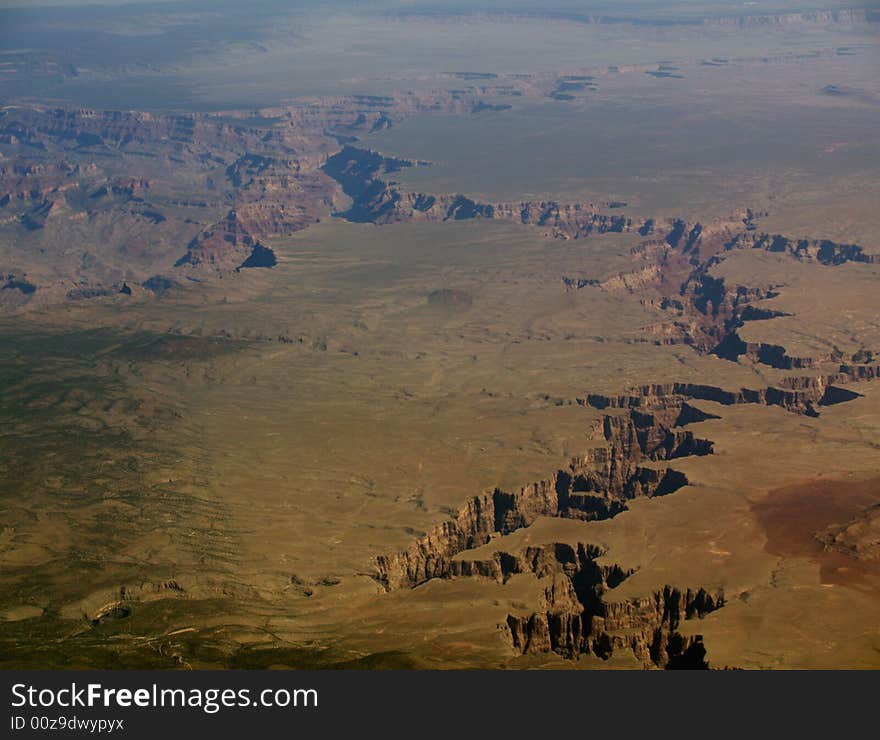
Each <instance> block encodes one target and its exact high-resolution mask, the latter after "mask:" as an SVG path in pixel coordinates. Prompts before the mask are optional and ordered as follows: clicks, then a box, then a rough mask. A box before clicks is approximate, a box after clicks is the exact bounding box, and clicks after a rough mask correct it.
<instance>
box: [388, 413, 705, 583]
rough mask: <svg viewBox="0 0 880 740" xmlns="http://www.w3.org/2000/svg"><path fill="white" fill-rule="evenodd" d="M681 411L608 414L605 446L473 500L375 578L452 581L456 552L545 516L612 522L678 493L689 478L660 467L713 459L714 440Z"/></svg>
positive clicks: (601, 431)
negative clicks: (630, 507) (637, 505)
mask: <svg viewBox="0 0 880 740" xmlns="http://www.w3.org/2000/svg"><path fill="white" fill-rule="evenodd" d="M682 413H683V406H682V405H681V404H670V405H669V406H667V407H664V408H662V409H656V410H655V411H653V412H652V413H644V412H642V411H635V410H633V411H630V412H628V413H626V414H624V415H622V416H617V415H609V416H606V417H605V418H604V420H603V422H602V424H601V425H600V427H599V428H598V429H597V430H595V432H594V436H595V437H596V438H597V441H598V442H599V443H600V446H596V447H593V448H591V449H589V450H587V451H586V452H585V453H584V454H583V455H582V456H579V457H576V458H574V459H572V460H570V461H569V464H568V465H567V466H566V467H565V468H564V469H561V470H558V471H556V472H555V473H554V474H553V475H551V476H548V478H546V479H544V480H541V481H536V482H534V483H531V484H529V485H526V486H523V487H522V488H519V489H516V490H514V491H504V490H502V489H500V488H495V489H494V490H492V491H491V492H485V493H482V494H480V495H477V496H474V497H473V498H471V499H469V500H468V501H467V502H466V503H465V504H464V506H462V508H461V509H459V511H458V512H457V513H456V514H455V516H453V517H452V518H451V519H448V520H446V521H444V522H442V523H441V524H439V525H437V526H436V527H435V528H434V529H433V530H431V531H430V532H428V533H426V534H424V535H423V536H421V537H419V538H418V539H417V540H416V541H415V542H414V543H413V544H412V545H411V546H409V547H407V548H406V549H404V550H402V551H400V552H397V553H393V554H390V555H380V556H379V557H377V559H376V576H375V577H376V580H377V581H378V582H379V583H381V584H382V586H383V587H384V588H385V589H386V590H393V589H397V588H406V587H413V586H417V585H418V584H420V583H424V582H425V581H427V580H430V579H431V578H446V577H449V576H452V575H455V568H457V567H458V566H453V565H452V564H451V560H452V558H453V557H454V556H456V555H457V554H459V553H461V552H464V551H466V550H470V549H473V548H476V547H479V546H481V545H484V544H486V543H487V542H489V540H490V539H491V538H492V537H493V536H496V535H497V534H509V533H511V532H514V531H516V530H517V529H520V528H522V527H528V526H529V525H531V524H532V523H533V522H534V521H535V520H536V519H537V518H538V517H541V516H561V517H567V518H572V519H582V520H591V519H607V518H609V517H613V516H615V515H617V514H619V513H620V512H622V511H625V510H626V502H627V501H629V500H632V499H634V498H637V497H642V496H645V497H652V496H663V495H666V494H670V493H673V492H675V491H677V490H678V489H680V488H681V487H683V486H685V485H687V483H688V481H687V478H686V477H685V475H684V474H683V473H681V472H680V471H677V470H675V469H674V468H672V467H664V466H662V465H657V464H656V463H662V462H664V461H670V460H674V459H676V458H681V457H687V456H691V455H709V454H711V453H712V442H711V441H709V440H706V439H701V438H699V437H697V436H695V435H694V434H693V432H691V431H690V430H687V429H683V428H681V426H677V424H678V423H679V419H680V418H681V417H682Z"/></svg>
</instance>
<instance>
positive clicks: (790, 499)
mask: <svg viewBox="0 0 880 740" xmlns="http://www.w3.org/2000/svg"><path fill="white" fill-rule="evenodd" d="M877 503H880V478H874V479H871V480H866V481H857V482H850V481H840V480H836V481H835V480H811V481H806V482H804V483H797V484H794V485H791V486H785V487H784V488H777V489H776V490H773V491H770V493H769V494H768V495H767V497H766V498H764V499H762V500H761V501H758V502H756V503H755V504H753V506H752V511H753V512H754V514H755V516H756V517H757V519H758V523H759V524H760V525H761V527H762V528H763V530H764V534H765V536H766V537H767V544H766V545H765V546H764V550H765V551H766V552H768V553H771V554H773V555H780V556H782V557H804V558H810V559H811V560H815V561H816V562H817V563H819V567H820V571H819V575H820V578H821V580H822V583H833V584H838V585H848V586H854V587H857V588H862V589H864V588H867V589H870V590H880V562H878V561H866V560H859V559H857V558H855V557H852V556H851V555H848V554H846V553H844V552H840V551H838V550H833V549H827V548H826V547H825V546H824V545H823V544H822V542H820V541H819V540H818V539H817V537H816V534H817V533H819V532H822V531H824V530H825V528H826V527H829V526H832V525H844V524H846V523H847V522H849V521H851V520H852V519H854V518H855V517H856V516H858V515H859V514H860V513H861V512H863V511H865V510H866V509H867V508H868V507H870V506H872V505H875V504H877Z"/></svg>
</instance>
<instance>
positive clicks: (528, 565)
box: [459, 543, 725, 668]
mask: <svg viewBox="0 0 880 740" xmlns="http://www.w3.org/2000/svg"><path fill="white" fill-rule="evenodd" d="M604 555H605V552H604V551H603V550H602V549H601V548H599V547H596V546H595V545H587V544H584V543H578V545H577V546H576V547H574V546H572V545H568V544H565V543H556V544H552V545H547V546H543V547H530V548H528V549H527V550H525V551H524V552H523V553H520V554H512V553H507V552H498V553H496V554H495V558H494V559H493V560H492V561H491V563H492V564H493V565H495V566H496V567H495V568H491V567H489V568H488V570H489V571H490V575H492V574H493V573H494V572H500V573H501V574H502V575H509V574H512V573H522V572H531V573H534V574H535V575H537V576H538V577H540V578H544V579H545V580H546V582H547V585H546V586H545V588H544V592H543V595H542V598H541V604H540V605H539V609H538V610H537V611H535V612H532V613H531V614H524V615H523V614H509V615H508V617H507V619H506V621H505V623H504V624H502V625H500V628H501V630H502V632H503V633H504V635H505V636H506V638H507V639H508V641H509V643H510V645H511V647H512V648H513V649H514V650H516V651H517V652H518V653H522V654H533V653H543V652H555V653H559V654H560V655H562V656H563V657H565V658H569V659H571V658H576V657H577V656H579V655H595V656H597V657H599V658H603V659H608V658H610V657H611V656H612V655H613V654H614V653H615V652H616V651H619V650H629V651H631V652H632V654H633V655H634V656H635V657H636V659H638V660H641V661H642V662H643V663H645V664H646V665H653V666H657V667H663V668H683V667H688V668H707V667H708V662H707V661H706V659H705V658H706V652H705V649H704V648H703V646H702V638H701V637H699V636H688V637H685V636H683V635H682V634H681V633H680V632H679V627H680V626H681V623H682V622H684V621H685V620H690V619H701V618H702V617H704V616H705V615H706V614H709V613H711V612H713V611H715V610H716V609H719V608H721V607H722V606H724V600H725V597H724V592H723V590H722V589H720V588H716V589H711V590H707V589H705V588H696V589H691V588H686V589H679V588H677V587H674V586H669V585H666V586H663V587H662V588H660V589H658V590H656V591H653V592H652V593H649V594H647V595H645V596H642V597H634V598H627V599H615V598H614V589H615V588H616V587H617V586H619V585H620V584H621V583H622V582H623V581H624V580H625V579H626V578H628V577H629V576H630V575H631V574H632V573H633V571H632V570H624V569H622V568H621V567H620V566H619V565H614V564H611V565H609V564H606V563H599V562H598V560H599V558H602V557H603V556H604ZM459 570H460V571H461V573H462V574H463V575H474V574H477V575H484V573H483V572H482V571H483V570H487V568H485V566H484V567H482V568H474V567H473V565H472V564H468V563H467V561H464V562H463V563H462V565H461V567H460V568H459ZM475 571H476V572H475Z"/></svg>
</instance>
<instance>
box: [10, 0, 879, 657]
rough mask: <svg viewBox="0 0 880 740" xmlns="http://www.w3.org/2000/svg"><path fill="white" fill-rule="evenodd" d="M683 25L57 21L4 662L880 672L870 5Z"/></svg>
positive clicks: (20, 250)
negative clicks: (94, 27)
mask: <svg viewBox="0 0 880 740" xmlns="http://www.w3.org/2000/svg"><path fill="white" fill-rule="evenodd" d="M762 7H763V6H762ZM667 10H668V12H667V11H663V10H662V9H657V10H656V11H653V10H652V11H650V12H649V11H647V10H645V9H644V8H641V9H636V10H633V9H632V8H630V7H629V6H625V7H624V6H621V9H620V10H619V12H618V11H615V12H614V13H607V12H599V11H596V12H586V11H585V12H584V13H580V12H570V9H569V10H564V9H559V10H553V9H552V8H549V9H544V10H542V11H541V12H533V13H529V12H516V9H515V8H508V9H501V10H500V11H499V12H497V13H496V12H494V11H489V12H486V13H483V14H469V13H462V12H460V8H459V9H456V8H447V9H444V10H437V9H434V10H431V11H429V10H426V9H424V8H422V7H416V6H414V7H412V8H407V9H399V10H398V11H395V12H387V13H381V14H379V13H373V12H372V11H367V10H361V9H359V10H358V11H357V12H355V11H352V12H353V13H354V14H353V15H351V16H348V15H339V16H337V15H334V14H333V13H329V11H328V13H329V15H322V14H320V13H315V14H313V15H308V14H306V15H302V16H301V15H296V14H294V15H291V16H284V18H285V20H284V22H283V23H271V24H267V25H266V26H261V25H258V22H262V21H258V19H250V18H244V17H242V16H241V15H236V16H235V19H234V20H235V23H233V22H232V21H231V20H229V18H225V17H224V16H223V14H222V13H220V12H219V11H218V13H217V17H216V18H213V19H208V18H202V17H201V15H199V14H196V16H194V17H199V18H201V20H200V21H199V22H200V23H203V24H205V26H204V29H207V28H210V29H213V30H212V33H216V34H218V36H217V39H215V41H214V42H212V44H209V45H201V46H200V45H199V44H195V45H194V46H188V44H190V43H193V42H192V41H191V39H199V38H201V35H200V34H201V33H202V32H203V31H204V29H202V30H201V31H199V30H193V28H194V27H192V26H191V25H189V24H190V22H191V21H190V20H188V16H187V17H183V16H177V15H174V12H173V11H172V10H170V9H159V10H154V14H153V15H151V16H149V18H148V21H149V22H148V23H146V25H145V28H148V29H150V33H149V34H147V35H144V34H145V33H146V31H144V32H143V33H142V32H141V31H138V30H137V28H136V24H135V25H132V26H124V25H123V26H115V25H112V24H111V25H107V24H108V23H110V21H109V20H101V19H97V20H96V21H95V22H96V23H98V24H99V27H100V28H101V29H103V30H102V31H101V33H103V34H104V37H105V38H104V42H103V43H105V44H106V46H104V47H102V48H103V49H104V50H105V52H106V54H105V57H106V58H99V56H100V55H98V54H97V53H93V52H92V51H91V50H90V49H88V48H87V47H86V46H84V45H82V44H79V45H77V44H71V45H70V48H69V49H62V48H58V49H56V50H55V51H52V55H49V52H48V51H45V50H43V51H41V50H40V49H41V47H40V46H39V42H40V38H42V37H41V36H40V34H41V33H42V34H50V33H51V28H52V27H53V25H52V24H53V23H56V22H57V19H55V20H54V21H53V20H52V18H50V17H49V13H50V11H45V15H41V12H37V11H34V13H33V18H32V20H30V21H29V23H30V24H31V25H29V26H28V27H27V28H28V29H29V30H28V31H27V33H28V34H31V35H30V36H28V37H27V38H28V39H30V40H31V41H32V42H33V49H31V50H30V51H29V52H28V54H30V55H31V56H27V58H25V57H24V56H22V55H23V54H24V52H22V51H21V50H20V49H18V48H17V47H16V48H10V49H6V50H5V51H4V59H5V60H6V61H2V62H0V89H2V90H3V91H4V94H5V97H4V103H3V105H2V107H0V394H2V395H0V427H2V429H3V432H2V434H0V507H2V511H3V517H2V519H3V521H2V523H0V562H2V568H0V665H2V666H3V667H4V668H46V667H49V668H163V669H215V668H235V669H248V668H289V669H297V668H306V669H308V668H321V669H323V668H366V669H377V668H403V669H437V668H440V669H487V668H488V669H558V670H606V669H651V670H653V669H682V668H684V669H692V668H701V669H705V668H710V669H734V668H736V669H739V668H749V669H751V668H757V669H766V668H800V669H803V668H810V669H813V668H823V669H828V668H876V667H877V655H878V649H880V633H878V631H877V625H878V624H880V621H878V618H877V617H878V614H880V566H878V563H880V559H878V534H877V530H878V521H880V515H878V505H880V495H878V491H880V488H878V484H877V470H878V462H880V456H878V446H877V435H878V433H880V383H877V382H875V381H876V380H877V379H878V377H880V321H878V317H877V314H876V306H875V304H876V300H875V296H876V288H877V281H878V279H880V241H878V236H877V235H878V234H880V220H878V218H880V216H878V213H877V209H876V195H877V193H876V183H877V177H876V175H877V164H878V162H880V149H878V141H877V136H876V131H875V129H876V127H875V126H873V125H872V123H873V122H874V120H875V119H876V113H877V108H878V105H880V86H878V82H877V78H876V75H875V74H874V67H875V66H876V65H875V64H874V62H875V61H876V59H877V54H878V48H880V47H878V44H877V34H876V32H877V28H878V23H880V18H878V16H877V14H876V12H875V11H874V10H872V9H869V8H868V9H866V8H864V7H853V8H842V7H835V8H833V9H823V10H815V9H807V8H804V9H796V10H792V12H782V11H780V12H778V13H775V12H773V11H772V10H764V9H755V10H751V9H742V12H740V13H739V14H738V15H735V16H732V15H730V14H729V13H728V12H722V11H723V8H720V7H718V8H713V9H712V12H709V11H705V10H699V12H698V9H690V10H687V11H684V10H679V11H676V12H672V10H669V9H667ZM637 11H638V12H637ZM54 12H58V13H60V12H61V11H57V10H56V11H54ZM142 12H144V11H143V10H140V9H138V8H137V7H135V8H133V9H131V10H126V11H119V13H120V16H119V17H120V18H124V17H129V16H128V15H126V14H127V13H131V14H132V15H131V16H130V17H131V18H136V19H137V18H141V17H142V16H140V15H138V14H139V13H142ZM166 13H167V14H170V15H165V14H166ZM361 14H362V15H361ZM634 14H635V15H634ZM256 15H257V14H255V18H256ZM62 16H64V14H63V13H62ZM9 17H12V16H9ZM59 17H61V16H59ZM64 17H67V16H64ZM230 17H231V16H230ZM117 22H118V23H121V21H114V23H117ZM47 24H48V25H47ZM102 24H103V25H102ZM166 24H167V25H166ZM211 24H213V25H211ZM224 24H227V25H224ZM254 24H257V25H254ZM285 24H287V25H285ZM233 26H234V27H233ZM41 29H42V30H41ZM47 29H49V30H47ZM120 29H122V30H120ZM133 29H134V30H133ZM188 29H189V30H188ZM438 29H439V30H442V33H443V34H446V38H448V39H453V40H457V43H460V48H459V47H456V48H457V51H456V54H455V55H451V56H449V55H450V54H451V52H450V51H449V50H448V49H447V50H446V51H444V50H443V49H441V48H438V47H437V41H436V39H437V32H438ZM123 31H124V33H123ZM331 31H332V33H331ZM190 32H191V34H192V35H191V36H190V35H188V34H190ZM204 32H207V31H204ZM71 33H72V34H74V36H76V34H77V33H80V31H76V32H75V31H73V30H72V31H71ZM126 34H128V36H126ZM224 34H225V35H224ZM441 35H442V34H441ZM47 38H48V37H47ZM76 38H80V37H79V36H76ZM126 38H127V39H128V42H127V44H126V43H123V41H124V40H125V39H126ZM254 39H257V40H256V41H255V40H254ZM171 40H175V44H177V46H175V50H174V53H172V52H171V50H170V49H169V50H166V51H165V56H162V55H158V56H156V58H152V57H151V56H150V55H151V54H153V51H152V50H154V49H155V48H157V47H156V46H155V45H156V44H161V43H164V42H165V41H167V42H168V43H169V44H170V43H171ZM126 45H129V46H130V47H131V49H126V48H124V47H125V46H126ZM47 48H48V47H47ZM377 49H380V50H381V51H382V53H381V54H378V53H377V51H376V50H377ZM193 50H195V51H193ZM111 52H112V53H111ZM189 52H193V53H192V54H190V53H189ZM196 52H197V53H196ZM47 55H48V56H47ZM50 56H51V59H50V58H49V57H50ZM154 56H155V55H154ZM43 57H45V59H43ZM40 59H42V60H43V61H42V62H40V63H38V62H39V60H40ZM144 59H147V60H148V61H144ZM196 60H197V61H196ZM365 60H370V61H369V63H368V62H367V61H365ZM7 62H8V63H7ZM74 72H75V74H74ZM153 88H155V89H153ZM102 100H104V101H109V103H108V104H104V105H102V104H100V103H101V101H102ZM89 101H91V102H89ZM128 101H134V103H136V104H132V105H129V104H128ZM157 101H158V102H157Z"/></svg>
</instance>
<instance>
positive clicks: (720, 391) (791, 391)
mask: <svg viewBox="0 0 880 740" xmlns="http://www.w3.org/2000/svg"><path fill="white" fill-rule="evenodd" d="M878 372H880V368H877V367H876V366H868V365H841V366H840V371H839V372H837V373H831V374H826V375H815V376H794V377H789V378H783V379H782V380H781V381H780V382H779V387H768V388H760V389H755V390H752V389H748V388H740V389H739V390H736V391H732V390H727V389H724V388H720V387H718V386H713V385H705V384H701V383H655V384H648V385H643V386H639V387H637V388H633V389H631V390H630V391H629V392H627V393H623V394H621V395H617V396H608V395H603V394H588V395H587V396H586V397H584V398H579V399H578V403H581V404H585V405H589V406H592V407H593V408H597V409H608V408H620V409H646V410H650V409H655V408H668V406H669V405H670V404H673V405H675V404H680V403H682V402H683V401H686V400H691V399H693V400H702V401H714V402H715V403H720V404H723V405H725V406H731V405H734V404H741V403H754V404H760V405H765V406H780V407H781V408H783V409H785V410H786V411H790V412H792V413H795V414H805V415H807V416H818V415H819V412H818V409H817V407H821V406H832V405H835V404H837V403H844V402H846V401H850V400H852V399H854V398H857V397H858V396H859V394H858V393H856V392H855V391H852V390H850V389H848V388H841V387H840V386H842V385H845V384H848V383H852V382H856V381H859V380H870V379H873V378H876V377H877V375H878Z"/></svg>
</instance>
